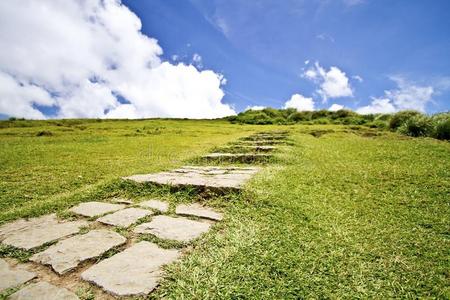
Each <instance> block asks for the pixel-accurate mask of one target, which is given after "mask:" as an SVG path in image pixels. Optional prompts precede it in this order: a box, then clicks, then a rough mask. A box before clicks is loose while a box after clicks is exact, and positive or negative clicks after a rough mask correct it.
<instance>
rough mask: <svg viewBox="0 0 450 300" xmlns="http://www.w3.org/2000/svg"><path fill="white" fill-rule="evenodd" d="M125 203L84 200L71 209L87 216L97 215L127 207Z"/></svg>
mask: <svg viewBox="0 0 450 300" xmlns="http://www.w3.org/2000/svg"><path fill="white" fill-rule="evenodd" d="M125 207H126V206H125V205H124V204H113V203H106V202H97V201H91V202H84V203H80V204H78V205H77V206H75V207H72V208H71V209H70V211H71V212H73V213H76V214H78V215H81V216H85V217H97V216H101V215H104V214H107V213H112V212H115V211H118V210H120V209H123V208H125Z"/></svg>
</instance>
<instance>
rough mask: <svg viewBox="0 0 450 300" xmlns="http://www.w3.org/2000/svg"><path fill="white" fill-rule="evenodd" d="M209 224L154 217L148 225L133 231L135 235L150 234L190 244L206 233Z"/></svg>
mask: <svg viewBox="0 0 450 300" xmlns="http://www.w3.org/2000/svg"><path fill="white" fill-rule="evenodd" d="M210 226H211V224H209V223H205V222H199V221H194V220H189V219H187V218H174V217H169V216H156V217H154V218H153V219H152V221H151V222H149V223H143V224H140V225H139V226H137V227H136V228H135V229H134V232H135V233H151V234H153V235H155V236H157V237H159V238H161V239H168V240H174V241H178V242H190V241H191V240H193V239H195V238H198V237H199V236H200V235H201V234H203V233H205V232H207V231H208V230H209V227H210Z"/></svg>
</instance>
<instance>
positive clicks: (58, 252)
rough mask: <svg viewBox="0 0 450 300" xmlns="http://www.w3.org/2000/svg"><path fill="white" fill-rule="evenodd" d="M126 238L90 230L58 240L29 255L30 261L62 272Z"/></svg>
mask: <svg viewBox="0 0 450 300" xmlns="http://www.w3.org/2000/svg"><path fill="white" fill-rule="evenodd" d="M125 242H126V239H125V238H124V237H123V236H121V235H120V234H118V233H116V232H113V231H109V230H92V231H90V232H88V233H86V234H83V235H77V236H74V237H71V238H68V239H66V240H63V241H60V242H58V243H57V244H56V245H53V246H51V247H50V248H48V249H47V250H45V251H43V252H40V253H37V254H35V255H33V256H32V257H31V259H30V260H31V261H34V262H38V263H42V264H46V265H51V266H52V268H53V270H55V272H57V273H59V274H64V273H66V272H68V271H70V270H72V269H74V268H76V267H77V266H78V264H80V263H81V262H83V261H85V260H87V259H91V258H94V257H98V256H100V255H101V254H103V253H104V252H106V251H108V250H109V249H111V248H113V247H116V246H119V245H122V244H124V243H125Z"/></svg>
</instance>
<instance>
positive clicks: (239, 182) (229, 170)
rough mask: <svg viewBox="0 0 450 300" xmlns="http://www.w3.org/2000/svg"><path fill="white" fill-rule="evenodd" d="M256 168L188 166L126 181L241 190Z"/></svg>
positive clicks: (127, 178) (257, 169)
mask: <svg viewBox="0 0 450 300" xmlns="http://www.w3.org/2000/svg"><path fill="white" fill-rule="evenodd" d="M258 171H259V168H255V167H246V168H239V167H194V166H186V167H182V168H180V169H175V170H172V171H168V172H160V173H154V174H143V175H133V176H129V177H125V178H124V179H126V180H131V181H135V182H138V183H154V184H161V185H171V186H181V187H182V186H194V187H200V188H207V189H214V190H215V189H219V190H221V189H222V190H227V189H237V190H239V189H241V188H242V187H243V186H244V184H245V183H246V182H247V181H248V180H249V179H250V178H251V177H252V176H253V175H255V174H256V173H257V172H258Z"/></svg>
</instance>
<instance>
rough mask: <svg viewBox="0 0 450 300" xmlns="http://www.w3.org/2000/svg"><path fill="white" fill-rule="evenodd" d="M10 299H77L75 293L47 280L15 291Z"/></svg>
mask: <svg viewBox="0 0 450 300" xmlns="http://www.w3.org/2000/svg"><path fill="white" fill-rule="evenodd" d="M8 299H10V300H77V299H79V298H78V297H77V295H75V294H74V293H72V292H71V291H69V290H67V289H65V288H62V287H57V286H54V285H52V284H50V283H48V282H45V281H41V282H38V283H33V284H30V285H28V286H26V287H24V288H23V289H21V290H19V291H17V292H15V293H14V294H12V295H11V296H10V297H8Z"/></svg>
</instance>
